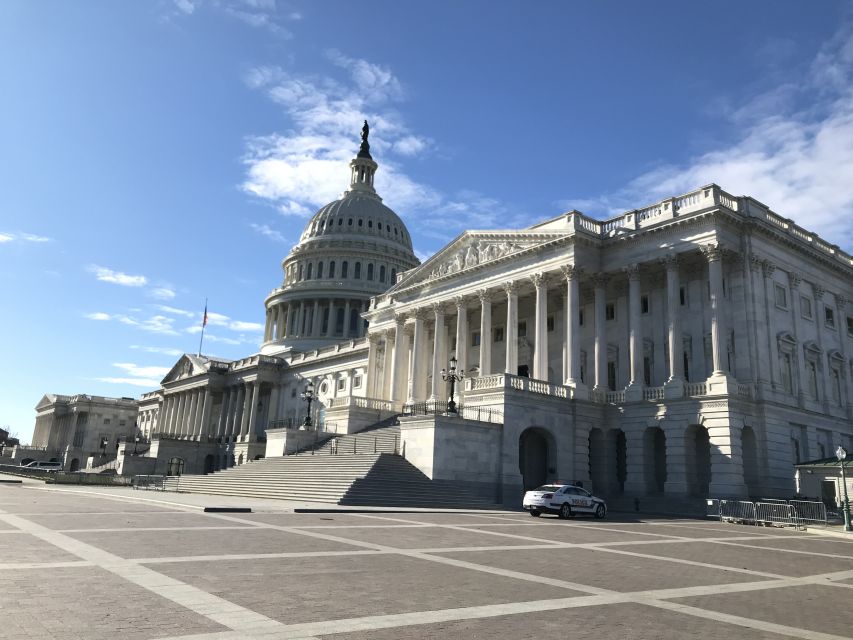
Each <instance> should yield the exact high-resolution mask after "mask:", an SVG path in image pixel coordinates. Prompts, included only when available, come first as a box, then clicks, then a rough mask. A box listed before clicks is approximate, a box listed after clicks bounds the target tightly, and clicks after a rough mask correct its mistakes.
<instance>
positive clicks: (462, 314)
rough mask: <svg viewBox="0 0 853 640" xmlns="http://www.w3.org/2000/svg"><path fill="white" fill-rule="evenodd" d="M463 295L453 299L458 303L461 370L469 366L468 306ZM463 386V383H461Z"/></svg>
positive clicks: (458, 352) (457, 353)
mask: <svg viewBox="0 0 853 640" xmlns="http://www.w3.org/2000/svg"><path fill="white" fill-rule="evenodd" d="M466 302H467V301H466V300H465V298H463V297H462V296H457V297H456V298H454V299H453V304H454V305H456V359H457V360H458V361H459V365H458V366H459V371H461V372H465V371H466V370H467V368H468V307H467V306H466ZM460 387H461V385H460Z"/></svg>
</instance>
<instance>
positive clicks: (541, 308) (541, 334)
mask: <svg viewBox="0 0 853 640" xmlns="http://www.w3.org/2000/svg"><path fill="white" fill-rule="evenodd" d="M530 280H531V281H532V282H533V286H534V288H535V289H536V314H535V316H534V327H535V337H534V340H535V345H534V351H533V377H534V378H536V379H537V380H545V381H547V380H548V282H547V280H546V278H545V275H544V274H542V273H534V274H533V275H532V276H530Z"/></svg>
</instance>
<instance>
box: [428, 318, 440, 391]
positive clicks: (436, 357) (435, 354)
mask: <svg viewBox="0 0 853 640" xmlns="http://www.w3.org/2000/svg"><path fill="white" fill-rule="evenodd" d="M432 312H433V318H434V321H435V330H434V331H433V335H434V339H433V341H432V389H431V390H430V396H429V399H430V400H433V401H435V400H440V399H441V384H442V380H441V370H442V369H443V368H444V363H443V362H442V358H443V354H444V345H443V344H442V343H443V341H444V307H443V306H442V305H441V304H438V303H436V304H433V305H432Z"/></svg>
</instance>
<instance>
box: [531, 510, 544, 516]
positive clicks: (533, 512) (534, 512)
mask: <svg viewBox="0 0 853 640" xmlns="http://www.w3.org/2000/svg"><path fill="white" fill-rule="evenodd" d="M530 515H532V516H533V517H534V518H538V517H539V516H541V515H542V512H541V511H536V509H531V510H530Z"/></svg>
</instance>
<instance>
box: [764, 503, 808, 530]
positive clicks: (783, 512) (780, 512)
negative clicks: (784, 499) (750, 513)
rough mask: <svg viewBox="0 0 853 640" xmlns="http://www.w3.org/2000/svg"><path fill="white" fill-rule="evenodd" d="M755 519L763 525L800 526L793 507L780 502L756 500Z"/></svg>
mask: <svg viewBox="0 0 853 640" xmlns="http://www.w3.org/2000/svg"><path fill="white" fill-rule="evenodd" d="M755 520H756V522H757V523H758V524H762V525H764V526H774V527H795V528H797V529H799V528H800V526H801V524H800V520H799V518H798V517H797V512H796V510H795V509H794V507H793V506H792V505H790V504H785V503H781V502H756V503H755Z"/></svg>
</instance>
